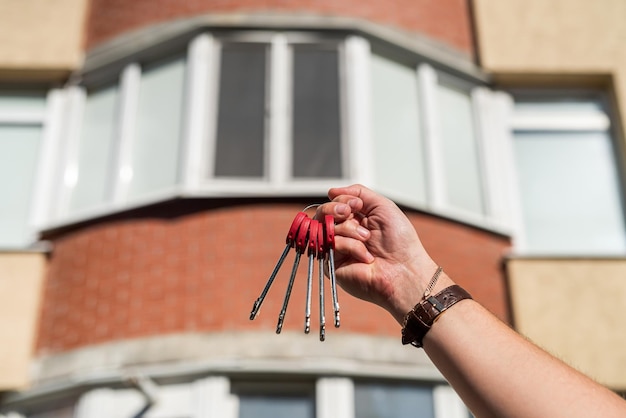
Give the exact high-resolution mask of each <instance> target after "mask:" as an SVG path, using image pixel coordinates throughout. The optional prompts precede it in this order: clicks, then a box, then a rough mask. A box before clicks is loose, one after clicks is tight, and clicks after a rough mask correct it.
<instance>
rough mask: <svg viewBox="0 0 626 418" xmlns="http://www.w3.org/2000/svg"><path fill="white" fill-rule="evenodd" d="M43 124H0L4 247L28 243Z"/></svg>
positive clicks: (0, 221)
mask: <svg viewBox="0 0 626 418" xmlns="http://www.w3.org/2000/svg"><path fill="white" fill-rule="evenodd" d="M40 142H41V126H36V125H33V126H20V125H0V196H2V197H1V200H0V247H14V246H24V245H26V244H28V242H27V241H28V239H29V238H30V237H29V236H28V235H27V234H28V217H29V214H30V211H31V207H30V205H31V198H32V193H33V187H34V182H35V172H36V170H37V159H38V156H39V146H40Z"/></svg>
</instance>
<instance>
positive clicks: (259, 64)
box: [215, 42, 269, 177]
mask: <svg viewBox="0 0 626 418" xmlns="http://www.w3.org/2000/svg"><path fill="white" fill-rule="evenodd" d="M268 52H269V45H267V44H264V43H257V44H254V43H233V42H231V43H224V44H223V45H222V50H221V56H220V82H219V87H218V90H219V93H218V96H219V98H218V110H217V112H218V116H217V139H216V150H215V155H216V158H215V177H263V176H264V174H265V170H266V163H265V160H266V158H265V152H266V150H265V148H266V146H265V139H266V136H267V129H268V127H267V124H266V114H267V112H268V109H267V106H268V102H267V100H268V92H267V90H266V85H267V83H266V78H267V65H268ZM244 150H245V151H244Z"/></svg>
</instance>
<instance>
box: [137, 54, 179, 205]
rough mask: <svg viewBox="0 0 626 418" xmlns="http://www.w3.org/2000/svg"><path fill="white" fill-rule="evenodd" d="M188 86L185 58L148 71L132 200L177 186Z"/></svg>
mask: <svg viewBox="0 0 626 418" xmlns="http://www.w3.org/2000/svg"><path fill="white" fill-rule="evenodd" d="M184 82H185V60H184V59H183V58H182V57H178V58H175V59H170V60H167V61H165V62H160V63H157V64H156V65H153V66H151V67H147V68H146V69H145V70H144V72H143V74H142V75H141V87H140V94H139V108H138V112H137V134H136V137H135V143H134V147H133V178H132V181H131V183H130V195H131V196H137V195H143V194H146V193H149V192H152V191H158V190H160V189H163V188H166V187H168V186H172V185H174V184H175V183H176V180H177V173H178V164H177V163H178V156H179V144H180V133H181V117H182V108H183V89H184Z"/></svg>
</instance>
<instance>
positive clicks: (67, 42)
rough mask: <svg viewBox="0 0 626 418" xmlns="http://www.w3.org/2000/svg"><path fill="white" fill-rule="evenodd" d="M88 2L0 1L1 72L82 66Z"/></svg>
mask: <svg viewBox="0 0 626 418" xmlns="http://www.w3.org/2000/svg"><path fill="white" fill-rule="evenodd" d="M86 10H87V0H54V1H50V0H19V1H17V0H0V28H2V30H0V69H1V70H10V69H20V70H24V69H26V70H29V69H30V70H50V69H53V70H54V69H73V68H76V67H77V66H79V65H80V64H81V62H82V61H81V60H82V56H83V53H82V43H83V29H84V25H85V13H86Z"/></svg>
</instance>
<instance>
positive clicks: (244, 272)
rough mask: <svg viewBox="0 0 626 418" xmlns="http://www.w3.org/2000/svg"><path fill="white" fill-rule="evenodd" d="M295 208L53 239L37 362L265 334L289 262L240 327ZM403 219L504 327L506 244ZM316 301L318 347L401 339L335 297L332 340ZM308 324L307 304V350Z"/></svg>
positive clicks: (109, 225)
mask: <svg viewBox="0 0 626 418" xmlns="http://www.w3.org/2000/svg"><path fill="white" fill-rule="evenodd" d="M302 207H303V206H301V205H294V204H285V203H246V204H234V205H231V206H223V207H221V208H213V209H210V210H203V211H196V212H193V213H187V214H184V215H180V216H176V217H169V218H168V217H145V216H144V217H135V218H127V219H117V220H109V221H106V222H100V223H96V224H92V225H90V226H85V227H82V228H79V229H76V230H74V231H72V232H67V233H65V234H63V235H60V236H58V237H56V238H54V239H53V243H54V249H53V252H52V254H51V257H50V260H49V268H48V275H47V279H46V282H45V286H44V298H43V301H44V302H43V309H42V314H41V321H40V327H39V335H38V347H37V351H38V354H48V353H55V352H62V351H65V350H69V349H72V348H77V347H81V346H86V345H92V344H97V343H102V342H107V341H113V340H119V339H126V338H135V337H142V336H149V335H160V334H168V333H175V332H211V331H233V330H242V331H243V330H267V332H268V333H273V332H274V330H275V326H276V320H277V317H278V312H279V311H280V308H281V305H282V300H283V296H284V292H285V289H286V284H287V281H288V276H289V271H290V269H291V265H292V260H293V251H292V252H291V254H290V256H288V258H287V260H286V261H285V264H284V266H283V269H282V270H281V272H280V273H279V275H278V277H277V278H276V281H275V282H274V285H273V287H272V288H271V290H270V292H269V294H268V296H267V299H266V300H265V303H264V305H263V308H262V309H261V312H260V313H259V316H258V317H257V319H256V320H254V321H250V320H249V319H248V316H249V313H250V309H251V307H252V303H253V302H254V300H255V299H256V298H257V297H258V296H259V294H260V292H261V290H262V288H263V286H264V285H265V282H266V280H267V278H268V276H269V274H270V272H271V271H272V269H273V267H274V265H275V263H276V261H277V260H278V257H279V256H280V254H281V252H282V250H283V249H284V247H285V244H284V243H285V235H286V232H287V229H288V227H289V225H290V224H291V221H292V219H293V217H294V215H295V213H296V212H297V211H299V210H301V209H302ZM409 217H410V219H411V220H412V222H413V223H414V225H415V226H416V228H417V230H418V231H419V232H420V235H421V237H422V241H423V242H424V244H425V246H426V247H427V249H428V250H429V252H430V254H431V255H432V256H433V257H434V258H435V260H437V261H438V262H439V263H440V264H441V265H442V266H444V268H445V269H446V271H447V272H448V273H449V274H450V275H451V276H452V277H453V278H454V279H455V280H456V281H457V282H458V283H459V284H461V285H462V286H464V287H466V288H467V289H468V290H469V291H470V292H471V293H472V294H473V296H474V297H475V298H476V299H477V300H479V301H480V302H482V303H483V304H484V305H486V307H487V308H488V309H490V310H491V311H492V312H494V313H495V314H496V315H498V316H499V317H500V318H502V319H504V320H505V321H506V320H508V307H507V297H506V289H505V280H504V273H503V269H502V257H503V254H504V252H505V251H506V250H507V248H508V246H509V242H508V239H506V238H503V237H501V236H499V235H495V234H492V233H489V232H485V231H481V230H478V229H475V228H471V227H468V226H464V225H461V224H458V223H455V222H451V221H448V220H444V219H440V218H437V217H433V216H430V215H424V214H420V213H409ZM306 261H307V259H306V258H305V257H303V259H302V263H301V265H300V269H299V274H298V276H297V278H296V284H295V286H294V289H293V294H292V298H291V302H290V305H289V309H288V311H287V318H286V322H285V326H284V330H296V331H301V330H302V327H303V318H304V304H305V292H306V290H305V283H306V271H307V263H306ZM326 290H327V291H328V287H327V289H326ZM316 294H317V287H316V286H315V287H314V295H316ZM327 301H328V303H327V308H326V316H327V318H328V324H329V326H328V335H329V338H330V337H331V336H332V334H333V333H342V332H355V333H365V334H374V335H384V336H396V337H397V336H398V335H399V332H400V327H399V325H398V324H397V323H396V322H395V321H394V320H393V319H392V317H391V316H390V315H389V314H387V313H386V312H384V311H383V310H382V309H380V308H378V307H375V306H372V305H370V304H368V303H365V302H362V301H359V300H356V299H354V298H352V297H350V296H349V295H347V294H346V293H345V292H343V291H342V290H341V289H339V302H340V305H341V312H342V325H341V328H340V329H339V330H336V329H334V328H333V327H332V312H331V308H330V307H331V305H330V293H327ZM314 302H316V299H315V298H314ZM317 318H318V308H317V303H313V314H312V319H313V321H312V325H313V327H312V335H311V338H312V339H315V338H317V337H316V335H317V324H318V321H317Z"/></svg>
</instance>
